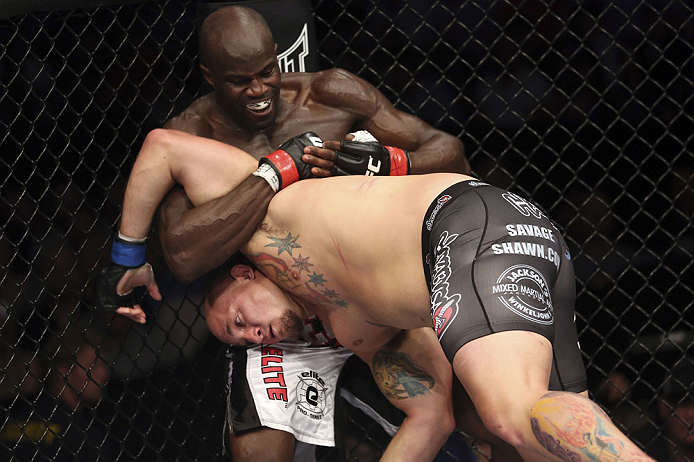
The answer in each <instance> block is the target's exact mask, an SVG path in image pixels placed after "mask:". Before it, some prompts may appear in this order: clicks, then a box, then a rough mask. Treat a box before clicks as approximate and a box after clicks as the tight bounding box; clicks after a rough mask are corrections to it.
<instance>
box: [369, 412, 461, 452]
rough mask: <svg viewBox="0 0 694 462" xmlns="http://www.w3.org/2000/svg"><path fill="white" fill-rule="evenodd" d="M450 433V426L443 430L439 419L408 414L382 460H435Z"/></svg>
mask: <svg viewBox="0 0 694 462" xmlns="http://www.w3.org/2000/svg"><path fill="white" fill-rule="evenodd" d="M450 434H451V431H450V428H445V429H443V431H441V429H440V427H439V425H438V421H437V419H434V420H432V419H419V418H417V417H410V416H407V417H406V418H405V420H404V421H403V423H402V425H401V426H400V429H399V430H398V432H397V433H396V434H395V436H394V437H393V439H392V440H391V441H390V444H388V447H387V448H386V451H385V452H384V453H383V456H382V457H381V462H391V461H392V462H399V461H403V460H416V461H427V460H434V457H436V454H438V453H439V450H440V449H441V448H442V447H443V445H444V444H445V443H446V440H447V439H448V437H449V436H450Z"/></svg>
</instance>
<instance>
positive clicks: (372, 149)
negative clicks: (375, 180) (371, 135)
mask: <svg viewBox="0 0 694 462" xmlns="http://www.w3.org/2000/svg"><path fill="white" fill-rule="evenodd" d="M335 165H336V166H337V170H338V172H340V173H342V174H346V175H376V176H387V175H389V174H390V155H389V153H388V150H387V149H386V148H385V147H384V146H383V145H382V144H381V143H363V142H359V141H341V142H340V150H339V151H337V152H335Z"/></svg>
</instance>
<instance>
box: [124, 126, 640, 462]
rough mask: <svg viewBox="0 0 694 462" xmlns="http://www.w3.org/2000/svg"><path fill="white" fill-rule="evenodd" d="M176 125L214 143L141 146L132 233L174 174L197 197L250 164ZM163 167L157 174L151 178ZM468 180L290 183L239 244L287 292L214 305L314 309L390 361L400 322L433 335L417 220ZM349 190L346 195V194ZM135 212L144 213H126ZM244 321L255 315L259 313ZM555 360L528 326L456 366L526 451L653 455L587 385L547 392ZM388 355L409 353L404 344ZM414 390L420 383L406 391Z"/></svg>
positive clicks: (387, 375)
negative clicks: (197, 148) (588, 394)
mask: <svg viewBox="0 0 694 462" xmlns="http://www.w3.org/2000/svg"><path fill="white" fill-rule="evenodd" d="M171 135H172V136H175V137H177V143H176V144H177V145H178V146H181V145H182V144H184V143H186V142H193V144H197V143H200V144H201V147H203V148H204V149H202V151H201V154H202V153H207V154H203V157H199V158H197V159H196V160H195V161H191V160H190V158H186V157H184V156H177V155H172V154H171V153H167V155H165V156H162V153H160V152H159V153H158V152H156V150H153V151H148V152H145V153H141V154H140V156H139V157H138V161H137V162H136V165H135V166H134V168H133V174H132V175H131V181H130V182H129V185H128V191H131V190H132V191H137V193H133V194H128V193H127V192H126V201H125V204H124V223H128V226H130V227H132V231H134V232H137V231H138V230H139V231H140V232H142V229H144V230H146V229H147V228H148V227H149V220H147V219H146V218H147V217H148V216H149V217H150V218H151V214H153V213H154V208H156V203H158V200H159V199H160V198H161V197H162V196H163V194H164V193H165V192H166V190H167V188H170V187H171V186H172V185H173V184H174V183H176V182H179V183H182V184H183V185H184V186H185V187H186V191H187V192H188V195H189V196H190V197H191V200H192V201H193V203H202V202H204V201H205V200H206V199H209V198H210V197H215V196H216V195H219V194H224V193H225V192H226V191H227V190H228V189H230V188H233V187H234V186H235V184H237V183H238V181H239V180H240V178H239V177H241V178H242V177H243V175H236V178H234V176H233V173H234V170H233V169H228V168H227V167H228V165H229V163H231V165H241V164H243V163H244V160H243V159H244V158H245V156H246V155H245V153H243V152H241V151H239V150H234V149H233V148H230V147H228V146H224V145H220V144H219V143H214V142H212V141H209V140H198V141H195V140H191V138H190V137H188V136H187V135H185V134H176V133H174V134H171ZM203 141H204V142H203ZM215 144H216V146H215ZM202 145H205V146H202ZM224 151H226V153H225V152H224ZM149 152H152V153H151V154H149ZM249 162H250V161H249ZM249 165H250V164H249ZM150 167H154V168H150ZM139 172H148V173H149V176H148V178H147V182H148V184H142V183H143V178H142V176H141V175H140V174H139ZM156 172H160V173H161V175H160V177H158V178H153V175H152V174H153V173H156ZM226 174H229V175H228V176H227V175H226ZM466 179H470V177H467V176H464V175H458V174H447V173H439V174H431V175H416V176H405V177H376V178H366V177H359V176H352V177H339V178H331V179H309V180H304V181H300V182H298V183H296V184H294V185H291V186H290V187H289V188H287V189H285V190H282V191H281V192H280V193H278V194H277V195H275V196H274V198H273V199H272V201H271V202H270V204H269V206H268V211H267V215H266V217H265V219H264V220H263V223H262V225H261V226H260V227H259V228H258V229H257V231H256V232H255V233H254V234H253V235H252V237H251V239H250V240H249V242H248V243H247V244H246V245H244V246H243V247H242V248H241V251H242V252H243V253H244V254H246V255H247V256H248V257H249V258H251V260H254V261H255V262H256V263H257V264H258V265H259V268H260V269H261V270H262V271H263V272H264V273H265V274H266V275H267V277H269V278H270V280H272V281H274V283H275V284H276V285H277V286H278V287H282V288H284V289H285V290H287V292H288V293H289V296H284V295H282V292H274V293H275V295H274V296H273V297H270V298H267V300H268V303H266V307H265V308H264V309H263V310H258V308H257V305H256V304H252V305H253V306H255V307H256V308H255V309H251V308H243V309H242V310H240V311H239V309H238V308H237V306H238V305H237V303H239V300H240V303H243V297H241V298H239V299H238V300H237V299H234V298H232V299H231V302H228V303H227V304H222V305H218V304H214V303H213V304H212V308H208V309H207V311H208V313H210V310H212V311H213V312H216V311H217V310H221V311H222V312H225V311H227V310H228V311H229V312H230V313H240V314H241V315H242V319H241V321H240V324H239V326H241V328H244V322H245V321H246V319H245V318H246V317H250V316H251V314H253V315H254V316H260V317H262V316H263V313H264V311H265V310H269V311H272V310H275V311H277V310H278V309H280V308H283V307H284V308H286V307H290V309H291V310H293V311H294V312H295V313H297V314H298V315H300V316H302V317H303V316H305V315H307V314H309V313H313V314H316V315H318V316H319V317H320V318H321V319H322V320H323V321H324V322H327V323H328V324H329V325H330V326H331V327H332V330H333V332H334V333H335V335H336V337H337V339H338V341H340V343H341V344H342V345H344V346H346V347H348V348H350V349H352V350H353V351H355V352H357V353H359V354H360V355H362V357H365V358H366V360H367V361H369V362H371V363H372V364H373V363H377V364H383V362H382V361H381V359H380V358H379V357H378V356H376V355H375V353H376V352H378V350H379V349H381V348H382V347H384V346H385V345H384V343H385V342H389V341H395V339H396V335H397V333H398V332H400V331H401V330H402V329H412V330H408V331H407V332H412V333H416V332H420V331H421V329H418V328H420V327H421V328H428V327H429V329H427V330H428V332H429V333H430V334H433V333H432V332H431V329H430V326H431V314H430V312H429V293H428V290H427V287H426V284H425V278H424V274H423V269H422V261H421V252H420V239H421V226H422V221H423V218H424V214H425V211H426V209H427V208H428V206H429V204H430V203H431V201H432V200H433V199H434V198H435V197H436V196H437V195H438V194H439V193H440V192H441V191H442V190H444V189H445V188H446V187H447V186H449V185H451V184H454V183H457V182H459V181H463V180H466ZM153 185H158V186H156V188H155V189H156V190H155V191H147V190H146V189H147V188H153V187H154V186H153ZM157 188H158V189H157ZM162 191H163V192H162ZM345 194H347V197H349V200H344V197H345ZM143 197H144V198H147V200H146V201H143V200H142V198H143ZM306 198H311V200H310V201H309V200H306ZM133 211H136V212H138V213H143V214H144V216H143V217H140V219H139V220H130V219H127V220H126V217H127V216H129V215H131V214H132V213H133ZM136 214H137V213H136ZM138 227H140V228H138ZM336 243H337V245H336ZM338 248H339V254H338V251H337V249H338ZM309 264H310V266H309ZM290 268H295V269H296V271H298V272H299V275H300V278H299V279H296V278H293V277H289V273H291V270H290ZM232 276H233V273H232ZM266 280H267V279H266V278H263V277H260V278H259V279H258V282H257V284H260V285H263V284H264V286H265V287H266V289H269V290H271V291H274V290H275V289H272V288H270V286H268V285H267V283H266V282H264V281H266ZM245 282H248V281H245ZM246 287H249V286H246ZM255 287H258V286H257V285H256V286H255ZM272 300H274V302H273V301H272ZM273 305H274V306H273ZM278 319H279V318H276V319H273V320H272V322H271V324H270V328H269V329H266V330H265V332H261V331H259V332H258V334H257V335H263V336H264V338H263V339H262V340H261V341H264V340H267V339H269V340H271V341H275V335H274V333H280V335H278V336H277V341H279V340H281V338H282V336H281V333H282V332H283V329H282V323H281V322H280V321H278ZM208 323H209V321H208ZM248 324H253V325H258V326H260V325H261V324H262V321H255V320H254V321H253V322H250V321H249V322H248ZM221 326H222V329H223V330H227V331H228V332H233V331H234V330H235V329H236V327H235V326H236V324H234V323H233V322H229V321H228V320H227V321H225V322H224V323H221ZM210 328H211V330H212V332H213V333H215V335H217V336H218V337H220V338H221V337H223V334H220V332H223V330H222V331H220V323H218V322H217V321H212V325H210ZM413 335H414V334H413ZM407 347H408V348H410V351H413V350H415V351H422V350H423V349H422V348H419V349H417V348H414V349H412V342H410V343H407ZM424 350H429V351H433V350H435V348H434V349H432V348H431V347H429V348H425V349H424ZM551 361H552V352H551V347H550V345H549V341H548V340H547V339H545V338H544V337H541V336H540V335H538V334H535V333H532V332H525V331H507V332H500V333H495V334H491V335H488V336H486V337H481V338H478V339H476V340H473V341H471V342H469V343H467V344H466V345H464V346H463V347H462V348H461V349H460V350H459V351H458V352H457V353H456V355H455V358H454V360H453V366H454V370H455V372H456V375H457V376H458V378H459V379H460V381H461V383H462V384H463V385H464V386H465V388H466V389H467V391H468V393H469V394H470V397H471V398H472V401H473V403H474V404H475V407H476V409H477V410H478V412H479V413H480V416H481V418H482V421H483V423H484V424H485V426H486V427H487V428H488V429H489V430H490V431H491V432H492V433H493V434H495V435H496V436H499V437H500V438H502V439H503V440H505V441H506V442H508V443H510V444H512V445H513V446H514V447H515V448H516V449H517V450H518V451H519V452H520V453H521V454H522V455H523V456H524V457H528V458H529V460H532V459H535V458H537V457H538V456H539V455H541V456H542V457H545V458H547V459H549V460H567V459H566V458H567V457H568V458H569V459H568V460H630V461H631V460H634V461H641V460H651V459H649V458H648V457H647V456H646V455H645V454H644V453H643V452H641V451H640V450H639V449H638V448H637V447H636V446H635V445H634V444H633V443H632V442H631V441H629V440H628V439H627V438H626V437H625V436H624V435H623V434H622V433H621V432H620V431H619V430H618V429H617V428H616V427H615V426H614V424H612V422H611V421H610V420H609V419H608V418H607V416H606V415H605V414H603V413H600V412H597V410H598V408H597V407H596V406H595V404H593V403H592V402H591V401H589V400H588V399H586V398H585V397H584V396H581V395H580V394H576V393H568V392H548V391H547V383H548V379H549V370H550V365H551ZM387 363H392V364H406V362H404V361H403V357H402V356H399V355H397V354H393V355H391V359H389V360H388V361H387ZM418 364H420V365H423V364H426V363H423V362H421V361H420V362H418ZM436 364H438V363H431V364H430V365H436ZM392 370H393V367H392V366H390V367H378V368H377V369H376V371H377V372H378V371H383V372H384V374H383V375H382V376H381V378H380V383H381V384H382V385H385V387H386V390H384V391H390V392H391V393H392V394H393V395H394V396H397V395H398V393H402V392H403V390H404V383H409V380H408V381H405V382H398V386H393V385H392V384H393V383H395V382H393V373H392V372H386V371H392ZM411 374H412V377H415V381H417V382H418V385H423V384H424V383H426V380H425V379H424V377H425V376H422V375H421V374H420V373H418V372H417V371H416V370H414V369H412V370H411ZM395 376H397V373H395ZM490 384H495V386H494V387H490ZM399 385H402V387H403V388H400V387H399ZM425 388H426V386H425ZM417 390H421V388H420V387H419V386H418V387H417V388H416V389H414V390H409V392H410V393H417ZM391 399H395V398H393V397H391ZM412 401H416V400H412ZM499 410H501V412H500V411H499Z"/></svg>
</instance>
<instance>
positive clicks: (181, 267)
mask: <svg viewBox="0 0 694 462" xmlns="http://www.w3.org/2000/svg"><path fill="white" fill-rule="evenodd" d="M162 247H164V248H165V246H163V245H162ZM163 253H164V259H165V260H166V265H167V266H168V267H169V270H170V271H171V274H173V275H174V277H175V278H176V280H177V281H178V282H180V283H182V284H190V283H191V282H193V281H194V280H195V279H197V277H198V274H197V272H196V271H195V268H193V265H192V262H189V261H186V257H185V253H183V252H175V251H174V252H172V251H170V250H168V249H164V252H163Z"/></svg>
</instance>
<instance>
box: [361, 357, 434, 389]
mask: <svg viewBox="0 0 694 462" xmlns="http://www.w3.org/2000/svg"><path fill="white" fill-rule="evenodd" d="M371 368H372V370H373V375H374V378H375V379H376V383H377V384H378V388H380V389H381V392H382V393H383V394H384V395H385V396H386V397H387V398H389V399H407V398H415V397H417V396H422V395H428V394H430V393H431V391H430V390H431V389H432V388H434V385H435V384H436V381H435V380H434V378H433V377H432V376H431V375H429V374H427V373H426V371H424V370H423V369H422V368H421V367H419V366H418V365H417V364H415V363H414V361H413V360H412V358H410V355H408V354H407V353H402V352H399V351H390V350H379V351H377V352H376V353H375V354H374V356H373V360H372V364H371Z"/></svg>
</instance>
